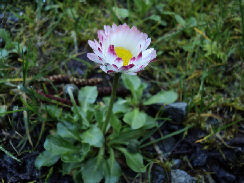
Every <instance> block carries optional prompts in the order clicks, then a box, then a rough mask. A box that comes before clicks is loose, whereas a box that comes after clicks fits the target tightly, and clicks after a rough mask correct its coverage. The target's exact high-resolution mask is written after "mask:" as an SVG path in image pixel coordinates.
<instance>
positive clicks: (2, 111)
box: [0, 105, 7, 117]
mask: <svg viewBox="0 0 244 183" xmlns="http://www.w3.org/2000/svg"><path fill="white" fill-rule="evenodd" d="M6 112H7V106H6V105H0V117H4V116H5V115H6Z"/></svg>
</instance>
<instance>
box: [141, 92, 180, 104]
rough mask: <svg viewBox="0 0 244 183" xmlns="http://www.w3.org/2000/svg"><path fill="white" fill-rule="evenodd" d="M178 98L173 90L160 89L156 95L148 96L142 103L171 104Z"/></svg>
mask: <svg viewBox="0 0 244 183" xmlns="http://www.w3.org/2000/svg"><path fill="white" fill-rule="evenodd" d="M177 98H178V95H177V93H176V92H174V91H161V92H159V93H157V94H156V95H153V96H152V97H150V98H149V99H148V100H147V101H146V102H144V105H151V104H171V103H173V102H175V101H176V100H177Z"/></svg>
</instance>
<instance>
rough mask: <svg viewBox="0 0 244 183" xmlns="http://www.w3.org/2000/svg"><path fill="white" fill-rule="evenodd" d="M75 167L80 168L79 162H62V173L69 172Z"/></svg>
mask: <svg viewBox="0 0 244 183" xmlns="http://www.w3.org/2000/svg"><path fill="white" fill-rule="evenodd" d="M75 169H80V163H79V162H75V163H65V162H63V163H62V174H63V175H64V174H71V172H73V171H74V170H75Z"/></svg>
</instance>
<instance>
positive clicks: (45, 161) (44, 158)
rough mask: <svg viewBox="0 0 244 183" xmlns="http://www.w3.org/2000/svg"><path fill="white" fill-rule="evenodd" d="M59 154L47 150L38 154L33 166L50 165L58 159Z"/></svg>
mask: <svg viewBox="0 0 244 183" xmlns="http://www.w3.org/2000/svg"><path fill="white" fill-rule="evenodd" d="M59 158H60V156H59V155H56V154H53V153H51V152H49V151H44V152H42V153H41V154H39V155H38V156H37V158H36V160H35V167H36V168H38V169H40V168H41V167H42V166H52V165H53V164H55V163H56V162H57V161H58V160H59Z"/></svg>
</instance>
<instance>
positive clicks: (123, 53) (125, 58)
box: [114, 47, 132, 66]
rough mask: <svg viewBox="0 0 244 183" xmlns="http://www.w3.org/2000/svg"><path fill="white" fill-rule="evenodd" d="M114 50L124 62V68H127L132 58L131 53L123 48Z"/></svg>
mask: <svg viewBox="0 0 244 183" xmlns="http://www.w3.org/2000/svg"><path fill="white" fill-rule="evenodd" d="M114 49H115V53H116V55H117V56H118V57H119V58H121V59H122V60H123V66H127V65H128V64H129V61H130V59H131V58H132V54H131V52H130V51H129V50H127V49H125V48H123V47H115V48H114Z"/></svg>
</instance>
